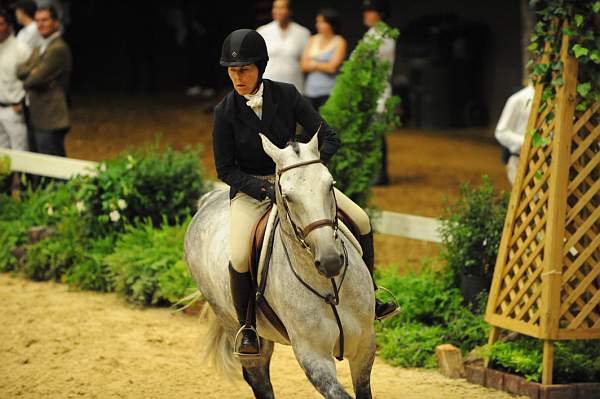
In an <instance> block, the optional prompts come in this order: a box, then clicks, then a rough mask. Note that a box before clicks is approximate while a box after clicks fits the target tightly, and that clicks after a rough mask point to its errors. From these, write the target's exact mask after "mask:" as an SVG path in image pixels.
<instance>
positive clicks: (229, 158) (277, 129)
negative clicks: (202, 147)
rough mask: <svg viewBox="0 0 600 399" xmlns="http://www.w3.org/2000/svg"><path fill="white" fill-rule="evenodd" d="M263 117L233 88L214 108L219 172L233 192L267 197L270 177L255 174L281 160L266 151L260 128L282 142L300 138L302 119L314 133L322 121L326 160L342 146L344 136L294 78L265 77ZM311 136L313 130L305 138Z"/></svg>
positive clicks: (269, 169)
mask: <svg viewBox="0 0 600 399" xmlns="http://www.w3.org/2000/svg"><path fill="white" fill-rule="evenodd" d="M263 85H264V86H263V107H262V120H261V119H259V118H258V117H257V116H256V114H255V113H254V111H253V110H252V109H251V108H250V107H249V106H247V105H246V99H245V98H244V97H243V96H240V95H239V94H237V93H236V92H235V90H232V91H231V92H230V93H229V94H228V95H227V96H226V97H225V98H224V99H223V100H222V101H221V102H220V103H219V104H217V106H216V107H215V112H214V128H213V151H214V157H215V164H216V168H217V175H218V177H219V179H221V180H222V181H223V182H225V183H227V184H229V186H230V187H231V190H230V193H229V195H230V198H233V197H234V196H235V194H236V193H237V192H238V191H241V192H243V193H246V194H248V195H249V196H251V197H253V198H255V199H257V200H262V199H264V198H265V190H264V188H265V187H266V184H268V183H267V182H266V181H264V180H260V179H257V178H256V177H254V176H252V175H260V176H264V175H272V174H274V173H275V163H274V162H273V160H272V159H271V158H270V157H269V156H268V155H267V154H266V153H265V151H264V150H263V148H262V142H261V140H260V137H259V136H258V133H262V134H264V135H265V136H267V137H268V138H269V140H271V142H272V143H273V144H275V145H276V146H278V147H279V148H284V147H285V146H286V145H287V143H288V142H289V141H294V140H295V138H296V124H297V123H299V124H300V125H301V126H302V127H303V128H304V130H305V131H306V132H311V133H310V134H313V133H314V132H316V131H317V129H318V128H319V125H320V124H321V123H322V124H323V125H322V127H321V132H320V136H321V137H322V140H320V154H321V160H322V161H323V162H327V161H328V160H329V159H330V158H331V157H332V156H333V154H334V153H335V152H336V151H337V149H338V148H339V146H340V141H339V140H338V138H337V137H336V135H335V133H334V132H333V130H331V128H330V127H329V126H328V125H327V123H325V121H323V119H322V118H321V116H320V115H319V113H318V112H317V111H315V110H314V109H313V108H312V106H311V105H310V104H309V102H308V101H307V100H306V99H305V98H304V97H303V96H302V95H301V94H300V93H299V92H298V90H296V87H295V86H294V85H291V84H287V83H281V82H274V81H271V80H268V79H263ZM309 139H310V136H309V134H305V135H303V136H301V137H300V141H303V142H306V141H308V140H309Z"/></svg>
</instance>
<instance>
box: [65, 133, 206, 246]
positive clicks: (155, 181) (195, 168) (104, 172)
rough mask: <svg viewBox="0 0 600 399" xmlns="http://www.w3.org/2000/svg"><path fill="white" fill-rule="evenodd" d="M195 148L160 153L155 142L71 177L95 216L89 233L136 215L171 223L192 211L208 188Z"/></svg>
mask: <svg viewBox="0 0 600 399" xmlns="http://www.w3.org/2000/svg"><path fill="white" fill-rule="evenodd" d="M198 152H199V149H196V150H192V149H189V148H188V149H186V150H185V151H173V150H172V149H171V148H166V149H165V150H164V151H163V152H159V151H158V145H157V144H155V145H153V146H148V147H146V148H143V149H138V150H134V151H130V152H126V153H123V154H122V155H120V156H119V157H117V158H116V159H114V160H111V161H106V162H102V163H100V164H99V165H98V167H97V170H96V172H97V176H93V177H92V176H86V177H80V178H78V179H74V180H72V182H71V185H72V186H73V187H75V189H76V191H77V197H78V200H79V201H82V205H83V206H84V207H85V208H86V209H87V210H88V211H89V212H91V214H92V215H93V216H94V218H95V220H94V223H93V227H92V229H93V233H94V234H95V235H103V234H106V233H108V232H111V231H123V228H124V226H125V225H126V224H128V223H133V222H135V221H136V220H147V219H149V220H152V222H153V223H154V225H155V226H159V225H160V224H161V223H162V222H163V221H166V222H167V223H169V224H175V223H177V222H178V221H180V220H183V219H184V218H186V217H188V216H189V215H190V214H192V213H193V212H194V210H195V207H196V202H197V201H198V199H199V198H200V196H201V195H202V194H203V193H204V192H205V191H206V190H208V188H209V186H208V184H207V183H206V182H205V181H204V180H203V176H202V168H201V164H200V161H199V159H198ZM165 215H166V218H165Z"/></svg>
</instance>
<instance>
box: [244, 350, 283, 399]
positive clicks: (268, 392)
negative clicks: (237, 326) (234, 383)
mask: <svg viewBox="0 0 600 399" xmlns="http://www.w3.org/2000/svg"><path fill="white" fill-rule="evenodd" d="M274 346H275V345H274V344H273V341H267V340H266V339H261V352H262V354H261V358H260V359H257V360H248V361H245V360H244V361H242V372H243V375H244V380H246V382H247V383H248V385H250V387H251V388H252V392H254V396H255V397H256V398H259V399H273V398H275V393H274V392H273V386H272V385H271V376H270V374H269V366H270V364H271V356H272V355H273V347H274Z"/></svg>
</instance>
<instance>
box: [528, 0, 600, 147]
mask: <svg viewBox="0 0 600 399" xmlns="http://www.w3.org/2000/svg"><path fill="white" fill-rule="evenodd" d="M530 5H531V7H533V8H534V9H535V10H536V15H537V23H536V24H535V28H534V34H533V36H532V37H531V42H530V44H529V46H528V49H529V50H530V51H531V52H532V53H533V54H534V57H533V58H534V59H533V60H532V61H530V65H528V67H530V68H531V71H532V72H531V79H532V81H533V82H534V83H535V84H542V85H543V87H544V91H543V92H542V98H541V102H540V106H539V108H538V113H539V114H542V113H543V112H544V111H545V110H546V109H547V108H548V107H549V106H550V101H551V100H552V99H553V98H555V97H556V94H557V90H558V88H559V87H560V86H562V85H563V84H564V78H563V67H564V65H563V63H562V61H561V59H560V48H561V44H562V36H563V34H564V35H567V36H569V38H570V40H569V53H570V54H571V55H572V56H574V57H575V58H576V59H577V61H578V64H579V72H578V79H577V81H578V83H577V99H576V108H575V111H576V112H585V111H586V110H587V109H588V108H589V107H591V106H592V105H593V104H594V103H596V102H598V101H600V68H599V67H598V66H599V65H600V1H590V0H531V1H530ZM546 43H548V48H546V47H545V46H546ZM544 51H547V53H546V55H547V56H548V63H542V57H543V55H544ZM553 119H554V112H548V113H547V114H546V116H545V122H546V123H547V124H550V123H551V122H552V120H553ZM529 134H531V135H532V136H533V137H532V145H533V146H534V147H536V148H537V147H542V146H546V145H548V144H550V140H551V138H549V137H544V136H542V135H541V133H540V132H539V131H537V130H535V129H532V130H530V131H529Z"/></svg>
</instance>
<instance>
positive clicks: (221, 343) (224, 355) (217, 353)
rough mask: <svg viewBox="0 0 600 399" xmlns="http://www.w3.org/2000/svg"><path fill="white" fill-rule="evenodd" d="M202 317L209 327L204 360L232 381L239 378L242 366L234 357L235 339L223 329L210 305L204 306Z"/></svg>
mask: <svg viewBox="0 0 600 399" xmlns="http://www.w3.org/2000/svg"><path fill="white" fill-rule="evenodd" d="M200 317H201V319H203V320H206V325H207V326H208V331H207V332H206V342H205V343H204V344H205V349H204V351H203V353H202V355H203V358H204V359H205V360H207V361H209V362H210V363H211V364H212V366H213V367H214V368H215V370H217V371H218V372H219V373H221V374H223V375H225V376H227V377H228V378H231V379H233V378H236V377H237V378H239V376H240V373H239V371H240V367H241V364H240V362H239V360H238V359H237V358H236V357H235V356H234V355H233V349H234V348H233V346H234V342H233V340H234V337H233V336H232V335H231V334H229V333H228V331H227V330H226V329H225V328H223V325H222V324H221V323H220V322H219V320H218V319H217V316H216V315H215V313H214V312H213V310H212V309H211V307H210V306H209V305H208V304H206V305H205V306H204V309H203V310H202V314H201V316H200Z"/></svg>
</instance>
